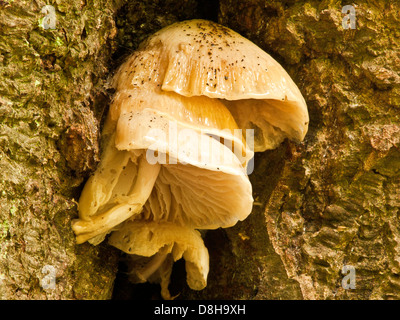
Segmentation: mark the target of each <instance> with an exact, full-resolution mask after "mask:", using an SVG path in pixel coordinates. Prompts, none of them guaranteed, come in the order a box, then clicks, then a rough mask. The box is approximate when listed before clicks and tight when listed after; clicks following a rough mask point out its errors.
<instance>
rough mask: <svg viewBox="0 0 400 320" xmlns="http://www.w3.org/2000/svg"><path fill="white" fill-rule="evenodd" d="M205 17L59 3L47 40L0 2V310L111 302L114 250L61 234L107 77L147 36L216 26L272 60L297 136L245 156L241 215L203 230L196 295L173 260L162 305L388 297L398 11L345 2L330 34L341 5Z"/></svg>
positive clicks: (224, 3)
mask: <svg viewBox="0 0 400 320" xmlns="http://www.w3.org/2000/svg"><path fill="white" fill-rule="evenodd" d="M215 4H216V2H213V4H211V1H206V2H204V1H195V0H169V1H158V0H156V1H150V0H146V1H129V2H127V1H122V0H121V1H119V2H118V1H116V2H113V1H111V2H109V1H94V2H86V1H80V0H79V1H78V0H72V1H63V0H59V1H55V2H54V4H53V7H54V8H55V13H56V29H44V28H43V18H44V16H45V14H43V13H41V10H42V8H43V7H44V6H45V5H46V3H45V2H44V1H36V2H31V1H11V0H9V1H0V31H1V33H0V53H1V55H0V74H1V76H0V77H1V78H0V168H1V173H0V188H1V192H0V197H1V199H0V201H1V202H0V210H1V211H0V299H108V298H111V296H112V291H113V283H114V278H115V276H116V272H117V264H118V256H119V253H118V252H117V251H116V250H114V249H112V248H111V247H109V246H107V245H106V244H102V245H100V246H97V247H94V246H91V245H89V244H83V245H78V246H77V245H76V244H75V240H74V235H73V232H72V230H71V220H72V219H74V218H76V217H77V206H76V201H77V199H78V198H79V194H80V190H81V188H82V186H83V183H84V182H85V180H86V178H87V177H88V176H89V174H90V173H91V172H93V170H94V169H95V167H96V165H97V162H98V159H99V154H100V147H99V141H100V139H99V132H100V129H101V121H102V119H103V114H104V113H105V112H106V111H107V109H106V108H107V103H108V100H109V97H110V95H111V94H110V93H109V92H107V90H106V89H107V82H106V80H107V75H108V74H109V73H110V72H111V71H112V70H113V68H115V66H117V65H118V64H119V63H120V62H121V60H122V59H123V58H124V57H125V56H126V55H127V54H129V53H130V52H132V50H134V49H135V48H136V47H137V45H138V43H139V42H140V41H141V40H143V39H144V38H145V37H146V36H147V35H150V34H151V33H153V32H155V31H157V30H158V29H160V28H162V27H164V26H166V25H168V24H170V23H173V22H175V21H177V20H185V19H193V18H206V19H211V20H218V21H219V22H220V23H222V24H224V25H226V26H227V27H230V28H232V29H233V30H235V31H237V32H239V33H241V34H242V35H243V36H245V37H247V38H249V39H250V40H252V41H253V42H255V43H256V44H257V45H259V46H260V47H261V48H263V49H264V50H265V51H266V52H268V53H269V54H271V55H272V56H273V57H274V58H275V59H276V60H277V61H278V62H280V63H281V64H282V66H283V67H284V68H285V69H286V70H287V71H288V73H289V74H290V75H291V77H292V78H293V80H294V81H295V83H296V84H297V85H298V86H299V88H300V90H301V92H302V93H303V96H304V97H305V99H306V101H307V104H308V108H309V113H310V127H309V132H308V134H307V136H306V139H305V141H304V142H302V143H299V144H295V143H293V142H290V141H285V142H284V143H283V144H282V145H281V146H280V147H279V148H277V149H276V150H271V151H267V152H264V153H259V154H256V157H255V170H254V172H253V173H252V174H251V176H250V179H251V182H252V184H253V188H254V198H255V204H254V209H253V212H252V213H251V215H250V216H249V217H248V218H247V219H246V220H245V221H243V222H240V223H238V224H237V225H236V226H235V227H232V228H228V229H219V230H215V231H209V232H207V233H206V235H205V243H206V246H207V247H208V249H209V252H210V274H209V278H208V285H207V287H206V289H204V290H202V291H199V292H196V291H191V290H190V289H188V288H187V286H186V283H185V273H184V267H183V265H182V264H181V263H177V264H176V267H175V268H174V271H173V279H172V283H171V294H172V295H174V294H177V293H181V294H180V296H179V297H178V299H398V298H400V290H399V289H400V280H399V276H400V258H399V253H400V240H399V239H400V222H399V214H400V210H399V208H400V151H399V146H400V119H399V114H400V58H399V56H400V55H399V53H400V50H399V43H398V41H396V39H397V38H398V37H399V36H400V27H399V22H400V21H399V20H400V17H399V13H398V4H397V2H396V1H394V0H393V1H383V0H366V1H364V2H363V3H362V4H358V5H356V4H353V7H354V9H355V19H356V25H355V29H346V28H344V27H343V25H342V21H343V19H346V17H348V16H346V14H347V12H346V13H342V8H343V5H342V1H334V0H326V1H311V0H303V1H291V0H287V1H261V0H242V1H233V0H220V1H219V7H218V6H216V5H215ZM119 8H121V9H120V10H119V11H118V9H119ZM114 19H115V21H114ZM46 266H47V267H46ZM49 266H50V268H49ZM43 267H46V268H45V269H43ZM51 267H53V268H54V269H51ZM343 267H346V268H347V269H346V268H345V269H346V270H350V269H351V270H353V271H354V272H355V289H351V288H348V287H346V282H345V281H344V280H346V279H348V278H346V276H348V274H343V273H342V269H343ZM349 268H350V269H349ZM52 272H55V280H56V282H55V286H54V287H51V288H47V287H48V286H46V284H47V285H48V284H51V282H48V280H51V279H52V278H51V276H52V275H54V274H53V273H52ZM124 281H125V278H124V275H123V273H120V274H119V275H118V276H117V282H116V285H115V288H114V298H117V299H127V298H137V297H139V298H143V297H144V296H143V292H144V291H143V289H144V286H143V285H136V286H130V285H127V283H126V282H124ZM146 286H147V287H146V288H147V291H148V292H150V293H149V297H150V296H153V297H154V295H155V294H158V292H159V288H158V287H157V286H155V287H153V286H148V285H146ZM46 288H47V289H46ZM156 297H158V296H156Z"/></svg>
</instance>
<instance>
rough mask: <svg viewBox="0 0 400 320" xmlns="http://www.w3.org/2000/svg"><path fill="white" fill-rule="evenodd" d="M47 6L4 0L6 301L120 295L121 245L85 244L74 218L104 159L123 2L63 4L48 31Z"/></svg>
mask: <svg viewBox="0 0 400 320" xmlns="http://www.w3.org/2000/svg"><path fill="white" fill-rule="evenodd" d="M46 4H48V3H47V2H45V1H30V0H29V1H0V189H1V194H0V197H1V198H0V210H1V211H0V279H1V280H0V299H104V298H110V297H111V294H112V288H113V280H114V278H115V272H116V267H117V258H118V255H117V252H116V251H115V250H111V249H110V248H107V247H106V246H99V247H93V246H90V245H88V244H84V245H82V246H76V245H75V238H74V234H73V232H72V230H71V220H72V219H73V218H75V217H77V206H76V200H77V199H78V196H79V192H80V188H81V184H82V182H83V181H84V178H85V177H87V175H88V174H89V173H90V172H91V170H93V169H94V167H95V164H96V161H97V160H98V158H99V157H98V155H99V142H98V141H99V121H100V119H101V112H102V109H101V108H102V107H101V106H100V107H99V108H98V109H97V107H96V106H97V105H101V104H96V103H95V102H96V101H100V100H101V99H100V98H101V97H102V94H101V91H102V90H103V89H102V88H103V85H104V80H105V79H106V76H107V72H108V68H107V65H108V61H109V59H110V51H111V49H112V47H111V45H112V39H113V37H114V36H115V34H116V28H115V24H114V20H113V12H114V11H115V9H116V4H115V3H112V2H110V1H95V2H93V3H90V4H89V3H87V2H86V1H80V0H76V1H73V0H72V1H55V2H53V3H52V5H53V6H54V7H55V9H56V29H45V28H43V19H44V17H45V14H44V13H41V10H42V8H43V7H44V6H45V5H46ZM46 266H47V267H46ZM49 266H50V267H49ZM44 267H45V268H44ZM43 268H44V269H43ZM53 271H54V274H53ZM53 275H55V277H56V283H55V284H56V285H55V287H54V288H52V287H51V281H50V280H51V278H52V276H53ZM43 285H44V286H43ZM49 285H50V287H47V286H49ZM45 288H47V289H45Z"/></svg>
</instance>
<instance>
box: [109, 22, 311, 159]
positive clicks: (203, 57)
mask: <svg viewBox="0 0 400 320" xmlns="http://www.w3.org/2000/svg"><path fill="white" fill-rule="evenodd" d="M113 85H114V87H115V88H116V89H117V90H121V89H129V88H131V89H132V88H137V87H142V88H146V87H154V86H155V87H158V88H161V89H162V90H163V91H173V92H176V93H178V94H180V95H183V96H186V97H192V96H207V97H210V98H219V99H224V100H228V101H237V103H232V104H228V105H229V109H230V110H231V111H232V113H233V115H234V117H235V119H236V121H237V123H238V124H239V126H240V127H241V128H242V129H255V130H256V131H257V130H261V133H260V134H258V135H257V133H256V138H255V147H254V150H255V151H264V150H266V149H271V148H274V147H276V143H280V142H282V140H283V139H285V138H286V137H287V138H289V139H293V140H296V141H301V140H302V139H303V138H304V136H305V134H306V132H307V129H308V111H307V105H306V103H305V100H304V98H303V96H302V95H301V92H300V90H299V89H298V87H297V86H296V84H295V83H294V82H293V80H292V79H291V78H290V76H289V75H288V73H287V72H286V71H285V70H284V69H283V68H282V66H281V65H280V64H279V63H278V62H277V61H276V60H274V59H273V58H272V57H271V56H270V55H269V54H267V53H266V52H265V51H263V50H262V49H261V48H259V47H258V46H257V45H255V44H254V43H253V42H251V41H249V40H248V39H246V38H244V37H242V36H241V35H240V34H238V33H236V32H234V31H233V30H231V29H229V28H226V27H224V26H222V25H219V24H217V23H215V22H211V21H207V20H199V19H196V20H188V21H183V22H177V23H174V24H172V25H170V26H168V27H166V28H163V29H161V30H160V31H158V32H156V33H155V34H154V35H152V36H151V37H150V38H148V39H147V40H145V41H144V42H143V43H142V44H141V45H140V48H139V50H138V51H137V52H135V53H134V54H133V55H132V56H131V57H130V58H129V59H128V60H127V61H126V62H125V63H124V64H123V65H122V66H121V68H120V69H119V71H118V72H117V74H116V76H115V77H114V81H113ZM243 100H245V101H246V103H242V101H243ZM257 100H263V101H265V102H266V103H265V104H263V103H258V104H256V105H255V106H252V102H254V101H257ZM271 100H272V102H271ZM239 101H240V102H239ZM239 108H240V109H244V110H238V111H236V110H235V109H239ZM249 109H250V110H249ZM264 109H271V111H268V112H266V113H265V112H263V110H264ZM271 113H274V114H276V116H275V117H272V118H268V117H266V116H267V115H269V114H271ZM285 117H289V118H290V119H291V120H290V122H289V121H287V125H286V126H285V127H279V122H278V123H277V122H276V120H277V119H280V118H285ZM257 120H258V121H257ZM261 120H262V122H265V123H264V124H260V122H261ZM256 122H259V123H258V124H257V123H256ZM273 128H276V129H277V130H280V131H281V133H280V134H279V135H278V134H276V135H275V138H274V139H273V140H274V143H270V144H268V143H267V141H266V140H265V139H261V137H265V136H267V135H268V133H269V132H270V131H271V129H273ZM285 129H288V130H289V131H288V132H287V131H285ZM264 131H265V132H264ZM275 131H276V130H275ZM257 136H258V137H260V139H261V140H260V139H257ZM277 141H279V142H277Z"/></svg>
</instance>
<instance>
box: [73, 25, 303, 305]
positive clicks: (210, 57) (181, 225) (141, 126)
mask: <svg viewBox="0 0 400 320" xmlns="http://www.w3.org/2000/svg"><path fill="white" fill-rule="evenodd" d="M112 85H113V87H114V88H115V96H114V98H113V101H112V104H111V106H110V110H109V114H108V117H107V120H106V124H105V126H104V129H103V139H104V141H105V144H104V150H103V152H102V157H101V161H100V163H99V166H98V168H97V170H96V172H95V173H94V174H93V175H92V176H91V177H90V178H89V179H88V181H87V183H86V185H85V187H84V189H83V191H82V194H81V197H80V200H79V219H77V220H75V221H74V222H73V226H72V228H73V230H74V232H75V234H76V237H77V242H78V243H83V242H86V241H89V242H90V243H92V244H94V245H96V244H98V243H100V242H102V241H103V240H104V239H105V238H106V236H107V238H108V242H109V243H110V244H111V245H112V246H115V247H116V248H118V249H120V250H122V251H123V252H125V253H126V254H128V256H129V257H130V259H131V267H132V270H131V277H130V278H131V279H132V281H134V282H146V281H151V282H158V283H160V285H161V294H162V297H163V298H164V299H171V298H172V297H171V295H170V293H169V290H168V285H169V282H170V276H171V272H172V267H173V263H174V262H175V261H177V260H178V259H181V258H183V259H184V260H185V268H186V274H187V283H188V285H189V287H190V288H192V289H194V290H201V289H203V288H204V287H205V286H206V284H207V275H208V271H209V255H208V251H207V248H206V247H205V245H204V242H203V239H202V236H201V233H200V231H199V230H209V229H216V228H227V227H231V226H233V225H235V224H236V222H237V221H239V220H243V219H245V218H246V217H247V216H248V215H249V214H250V212H251V210H252V205H253V197H252V186H251V184H250V181H249V178H248V173H249V163H251V159H252V158H253V155H254V152H259V151H264V150H267V149H273V148H275V147H277V146H278V145H279V144H280V143H281V142H282V141H283V140H284V139H286V138H289V139H292V140H295V141H301V140H303V138H304V136H305V134H306V132H307V128H308V112H307V106H306V103H305V101H304V98H303V97H302V95H301V93H300V91H299V89H298V88H297V86H296V85H295V84H294V82H293V81H292V79H291V78H290V77H289V75H288V74H287V73H286V71H285V70H284V69H283V68H282V67H281V66H280V65H279V64H278V63H277V62H276V61H275V60H274V59H273V58H272V57H271V56H269V55H268V54H267V53H265V52H264V51H263V50H261V49H260V48H259V47H257V46H256V45H255V44H253V43H252V42H250V41H249V40H247V39H245V38H243V37H242V36H240V35H239V34H238V33H236V32H234V31H232V30H230V29H228V28H226V27H224V26H221V25H219V24H217V23H214V22H210V21H206V20H190V21H183V22H178V23H175V24H173V25H170V26H168V27H166V28H164V29H162V30H160V31H158V32H157V33H155V34H154V35H153V36H151V37H150V38H148V39H147V40H146V41H144V42H143V43H142V44H141V45H140V47H139V49H138V50H137V51H136V52H134V53H133V54H132V55H131V56H130V57H129V58H128V59H127V60H126V62H125V63H123V64H122V66H121V67H120V68H119V70H118V71H117V73H116V74H115V76H114V77H113V81H112ZM172 129H173V130H172ZM238 132H239V133H240V134H238ZM200 142H201V143H200Z"/></svg>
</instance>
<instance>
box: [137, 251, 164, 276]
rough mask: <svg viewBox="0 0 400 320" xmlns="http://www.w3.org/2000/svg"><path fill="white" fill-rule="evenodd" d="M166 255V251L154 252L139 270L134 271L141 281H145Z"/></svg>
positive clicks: (159, 265)
mask: <svg viewBox="0 0 400 320" xmlns="http://www.w3.org/2000/svg"><path fill="white" fill-rule="evenodd" d="M167 257H168V253H167V254H165V253H161V252H158V253H156V254H155V255H154V256H153V257H152V258H151V260H150V261H149V262H148V263H146V265H145V266H144V267H143V268H142V269H141V270H139V271H136V275H137V276H138V278H139V279H140V280H141V281H143V282H146V281H147V280H148V279H149V278H150V276H151V275H152V274H153V273H154V272H156V271H157V270H158V269H159V268H160V267H161V265H162V264H163V263H164V261H165V259H166V258H167Z"/></svg>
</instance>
